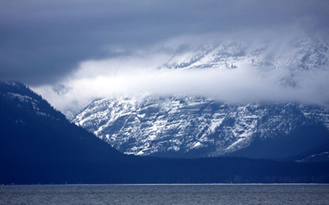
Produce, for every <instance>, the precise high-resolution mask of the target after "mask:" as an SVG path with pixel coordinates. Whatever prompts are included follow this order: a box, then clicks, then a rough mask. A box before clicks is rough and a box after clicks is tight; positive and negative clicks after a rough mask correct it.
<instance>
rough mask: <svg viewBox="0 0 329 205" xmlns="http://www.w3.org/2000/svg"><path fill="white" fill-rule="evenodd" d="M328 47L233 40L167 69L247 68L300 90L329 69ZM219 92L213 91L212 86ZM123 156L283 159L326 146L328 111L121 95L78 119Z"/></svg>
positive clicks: (185, 56) (314, 42) (176, 60)
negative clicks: (303, 78) (304, 80)
mask: <svg viewBox="0 0 329 205" xmlns="http://www.w3.org/2000/svg"><path fill="white" fill-rule="evenodd" d="M328 48H329V44H328V42H326V41H322V40H319V39H316V38H314V39H311V38H305V39H298V40H293V41H288V42H287V44H285V45H276V44H275V43H273V42H262V43H253V42H247V41H245V42H243V41H230V42H224V43H220V44H211V45H203V46H201V47H198V48H195V49H194V50H193V49H192V50H190V51H189V52H185V53H182V54H177V55H175V56H173V57H172V58H171V59H170V60H169V61H168V62H166V63H164V65H163V67H162V69H244V67H246V66H249V67H252V68H253V69H258V70H260V71H261V72H263V74H264V75H277V76H278V77H277V79H278V81H277V84H278V85H277V86H283V87H286V86H287V87H289V88H294V87H298V86H299V83H301V82H300V79H298V78H296V76H298V74H299V73H301V72H306V73H308V74H310V75H312V74H313V73H314V72H318V71H329V51H328ZM214 89H215V88H214ZM73 122H74V123H76V124H77V125H79V126H81V127H84V128H86V129H87V130H89V131H90V132H93V133H95V135H96V136H98V137H99V138H101V139H103V140H105V141H107V142H108V143H109V144H111V145H112V146H113V147H115V148H116V149H118V150H120V151H121V152H124V153H126V154H134V155H155V156H166V157H209V156H221V155H239V156H246V157H256V158H263V157H264V158H266V157H270V158H279V157H288V156H293V155H298V154H301V153H303V152H306V151H309V150H311V149H314V148H316V147H317V146H320V145H323V144H325V143H329V110H328V109H326V108H325V107H320V106H317V105H306V104H299V103H296V102H294V103H269V102H246V103H227V102H220V101H215V100H212V99H209V98H204V97H195V96H170V97H168V96H154V95H144V96H125V95H122V96H118V97H116V98H106V99H100V100H95V101H94V102H92V103H91V104H90V105H88V106H87V107H86V108H85V109H84V110H83V111H82V112H81V113H80V114H78V115H77V116H76V117H75V119H74V120H73Z"/></svg>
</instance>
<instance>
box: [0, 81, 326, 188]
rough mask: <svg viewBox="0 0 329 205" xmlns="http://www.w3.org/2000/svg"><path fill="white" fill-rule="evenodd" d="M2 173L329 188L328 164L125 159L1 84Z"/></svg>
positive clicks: (13, 177) (23, 179)
mask: <svg viewBox="0 0 329 205" xmlns="http://www.w3.org/2000/svg"><path fill="white" fill-rule="evenodd" d="M147 114H148V113H147V112H146V113H145V115H147ZM0 167H1V169H0V184H39V183H40V184H54V183H55V184H58V183H61V184H64V183H233V182H235V183H238V182H240V183H245V182H322V183H324V182H326V183H328V182H329V173H328V170H329V163H327V162H317V163H302V162H291V161H285V162H283V161H282V162H280V161H273V160H255V159H246V158H239V157H225V158H222V157H220V158H205V159H165V158H162V159H161V158H153V157H136V156H132V155H124V154H121V153H120V152H118V151H116V150H115V149H114V148H112V147H111V146H110V145H108V144H107V143H105V142H103V141H102V140H100V139H98V138H97V137H96V136H94V135H93V134H91V133H89V132H88V131H86V130H84V129H82V128H81V127H77V126H76V125H74V124H73V123H70V122H69V121H68V120H67V119H66V118H65V116H64V115H62V114H61V113H60V112H58V111H56V110H55V109H54V108H52V107H51V106H50V105H49V104H48V103H47V102H46V101H45V100H43V99H42V97H41V96H39V95H37V94H36V93H34V92H33V91H31V90H30V89H29V88H28V87H27V86H25V85H24V84H21V83H16V82H0Z"/></svg>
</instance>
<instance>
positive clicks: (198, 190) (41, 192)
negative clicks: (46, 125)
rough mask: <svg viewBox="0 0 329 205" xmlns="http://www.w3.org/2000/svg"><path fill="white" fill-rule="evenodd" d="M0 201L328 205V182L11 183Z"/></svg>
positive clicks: (2, 188) (2, 190) (1, 192)
mask: <svg viewBox="0 0 329 205" xmlns="http://www.w3.org/2000/svg"><path fill="white" fill-rule="evenodd" d="M0 204H1V205H2V204H6V205H9V204H27V205H28V204H31V205H32V204H33V205H35V204H134V205H136V204H223V205H230V204H234V205H238V204H243V205H246V204H253V205H255V204H262V205H264V204H276V205H277V204H284V205H289V204H296V205H297V204H298V205H300V204H312V205H315V204H321V205H322V204H323V205H324V204H329V185H316V184H313V185H306V184H298V185H297V184H284V185H282V184H271V185H264V184H239V185H236V184H234V185H231V184H199V185H191V184H187V185H183V184H175V185H31V186H29V185H24V186H20V185H12V186H0Z"/></svg>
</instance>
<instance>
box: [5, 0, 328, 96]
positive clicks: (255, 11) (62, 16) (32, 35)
mask: <svg viewBox="0 0 329 205" xmlns="http://www.w3.org/2000/svg"><path fill="white" fill-rule="evenodd" d="M328 11H329V1H328V0H312V1H311V0H273V1H264V0H230V1H224V0H222V1H221V0H203V1H200V0H175V1H174V0H139V1H128V0H104V1H103V0H93V1H88V0H71V1H67V0H65V1H64V0H56V1H54V0H49V1H44V0H10V1H9V0H3V1H1V2H0V80H15V81H21V82H23V83H27V84H28V85H30V86H32V87H40V86H48V85H56V84H60V83H63V82H67V83H68V84H70V85H71V86H73V84H74V83H73V81H70V79H71V80H72V79H74V82H75V83H77V82H78V81H79V80H80V81H79V82H80V83H82V82H85V81H81V80H82V79H87V78H88V79H89V80H90V81H89V83H90V84H91V85H94V84H95V83H96V82H95V80H96V77H95V78H93V79H92V78H91V76H98V77H99V74H100V72H103V73H104V75H103V76H102V77H104V78H107V79H111V80H112V81H113V83H112V84H109V85H108V86H113V85H114V82H116V81H120V82H130V81H129V78H124V77H123V76H130V78H134V79H137V78H138V79H141V78H140V77H141V76H145V75H146V73H145V72H144V71H143V72H141V73H136V71H134V72H135V74H136V75H135V74H134V72H129V74H128V73H127V75H123V74H121V75H120V77H121V78H120V80H119V78H115V79H114V78H113V75H112V74H113V72H117V68H120V69H123V70H124V69H127V67H129V69H133V68H132V67H135V68H134V69H137V70H138V69H139V68H143V69H145V68H147V69H148V68H149V69H151V68H156V67H157V66H159V64H161V62H164V61H166V59H167V58H168V57H169V56H170V55H172V53H174V52H178V51H179V49H180V47H179V46H180V45H181V44H183V43H182V42H186V41H189V43H190V44H193V43H194V42H195V39H200V38H201V39H202V37H203V38H206V39H207V40H209V38H210V37H214V38H218V37H219V36H230V35H233V34H234V35H238V36H239V37H241V38H242V37H243V36H244V35H247V36H254V37H255V36H257V33H261V32H264V31H266V32H267V31H271V32H273V33H280V32H281V31H282V30H285V31H287V30H288V31H289V29H290V28H291V29H292V28H293V29H292V31H291V32H292V33H291V35H295V34H297V33H300V32H302V33H305V35H312V34H313V33H322V34H323V33H324V34H325V35H326V34H327V33H328V27H329V12H328ZM296 31H298V32H296ZM288 33H289V32H288ZM104 62H107V63H104ZM123 62H125V63H126V64H123ZM127 62H130V63H129V64H127ZM92 63H94V64H92ZM108 63H111V66H110V65H109V64H108ZM113 64H115V65H117V67H116V69H113V67H114V66H113ZM122 64H123V65H126V67H125V66H122ZM90 65H93V66H94V67H93V66H90ZM134 65H136V66H134ZM95 66H100V67H101V68H96V67H95ZM129 69H128V70H129ZM113 70H114V71H113ZM95 73H97V74H95ZM147 73H150V72H147ZM151 73H152V72H151ZM158 74H159V73H152V74H149V75H146V77H144V81H145V80H146V81H148V83H147V84H146V85H147V86H148V85H150V84H152V80H151V79H155V76H158ZM163 75H169V74H168V73H167V74H163ZM173 75H176V73H170V76H173ZM177 75H179V74H177ZM184 75H185V76H186V74H185V73H184V74H183V76H184ZM188 75H196V73H195V72H192V73H191V74H188ZM197 75H198V76H200V75H203V76H204V78H207V76H214V75H213V74H211V73H209V71H206V72H205V73H204V74H202V73H198V74H197ZM230 75H231V74H230ZM215 76H216V75H215ZM248 76H249V77H250V78H253V77H255V74H250V75H248ZM170 78H171V77H170ZM170 78H169V77H168V79H170ZM178 78H179V77H178ZM232 78H234V77H232ZM256 78H257V77H256ZM130 80H131V79H130ZM162 80H163V79H162ZM176 80H177V79H176ZM184 80H186V79H179V80H177V82H176V83H177V84H178V81H184ZM135 81H136V80H135ZM158 81H161V80H158ZM173 81H174V82H175V79H173ZM206 81H207V80H206ZM69 82H70V83H69ZM146 85H145V86H146ZM103 86H106V85H103ZM117 86H121V87H122V84H120V85H118V84H117ZM161 86H162V87H166V84H165V83H163V84H161V85H159V87H161ZM176 86H177V85H176ZM209 86H210V85H209ZM244 86H245V85H244ZM132 87H134V86H132ZM162 87H161V89H162ZM247 87H250V89H251V87H257V86H254V85H250V86H247ZM97 88H98V87H97ZM128 88H129V86H128ZM95 89H96V88H95ZM124 89H125V88H120V89H119V88H117V90H116V92H119V91H120V90H124ZM204 89H207V87H206V88H204ZM201 90H202V89H201ZM90 92H92V91H90ZM93 92H95V91H93ZM200 92H201V91H200Z"/></svg>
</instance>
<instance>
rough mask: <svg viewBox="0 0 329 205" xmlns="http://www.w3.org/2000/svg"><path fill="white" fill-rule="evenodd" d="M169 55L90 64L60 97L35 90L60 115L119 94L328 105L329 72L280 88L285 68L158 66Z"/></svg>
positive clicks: (47, 89)
mask: <svg viewBox="0 0 329 205" xmlns="http://www.w3.org/2000/svg"><path fill="white" fill-rule="evenodd" d="M169 58H170V56H169V55H167V54H154V55H147V56H134V57H122V58H118V59H108V60H100V61H86V62H83V63H81V64H80V66H79V69H78V70H77V71H76V72H75V73H74V74H73V75H71V76H70V77H69V78H66V80H64V81H62V84H63V85H65V89H64V90H63V89H62V92H61V93H60V95H58V93H56V92H54V90H53V87H52V86H40V87H34V88H33V89H34V90H35V91H36V92H38V93H40V94H41V95H42V96H43V97H44V98H46V99H47V100H48V101H49V102H50V103H51V104H52V105H53V106H55V107H56V108H57V109H59V110H60V111H62V112H67V111H68V110H70V111H72V112H73V113H74V112H77V111H79V110H80V109H82V108H83V107H85V106H86V105H88V104H89V103H90V102H91V101H92V100H94V99H98V98H106V97H115V96H116V95H121V94H125V95H140V94H145V93H147V94H152V95H161V96H170V95H190V96H203V97H209V98H213V99H216V100H220V101H227V102H232V103H235V102H239V103H240V102H250V101H257V102H259V101H267V102H300V103H308V104H317V105H324V106H327V105H328V102H329V90H328V88H329V81H328V79H329V72H328V70H323V69H321V70H317V71H299V72H295V73H294V76H293V77H294V81H295V82H297V85H296V86H285V85H282V79H284V78H285V77H286V76H287V72H286V70H274V71H272V70H266V69H265V70H259V69H257V68H256V67H253V66H251V65H250V64H245V65H243V66H240V67H239V68H236V69H226V68H207V69H168V68H160V67H161V65H163V63H165V62H166V60H168V59H169Z"/></svg>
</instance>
